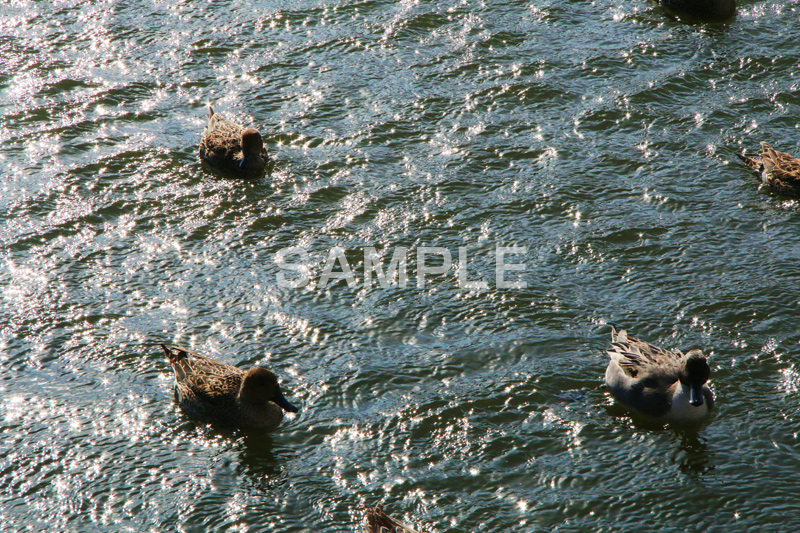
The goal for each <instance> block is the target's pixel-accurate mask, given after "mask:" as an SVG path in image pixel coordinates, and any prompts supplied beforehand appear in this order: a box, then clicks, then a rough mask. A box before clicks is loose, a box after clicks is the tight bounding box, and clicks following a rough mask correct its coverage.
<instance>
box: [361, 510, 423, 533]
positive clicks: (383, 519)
mask: <svg viewBox="0 0 800 533" xmlns="http://www.w3.org/2000/svg"><path fill="white" fill-rule="evenodd" d="M364 533H417V531H416V530H414V529H411V528H410V527H408V526H407V525H405V524H403V523H402V522H399V521H397V520H395V519H394V518H392V517H391V516H389V515H387V514H386V513H385V512H384V511H383V507H381V506H380V505H377V506H376V507H375V508H373V509H368V510H367V527H366V528H365V529H364Z"/></svg>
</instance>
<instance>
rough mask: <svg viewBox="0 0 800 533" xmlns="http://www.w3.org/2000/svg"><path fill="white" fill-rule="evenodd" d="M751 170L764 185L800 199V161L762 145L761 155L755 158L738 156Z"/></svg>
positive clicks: (767, 145) (763, 143)
mask: <svg viewBox="0 0 800 533" xmlns="http://www.w3.org/2000/svg"><path fill="white" fill-rule="evenodd" d="M736 155H738V156H739V159H741V160H742V161H744V163H745V164H746V165H747V166H748V167H750V168H751V169H753V170H755V171H756V172H758V174H759V176H761V181H762V183H766V184H767V185H769V186H770V188H771V189H772V190H773V191H775V192H777V193H779V194H782V195H784V196H789V197H791V198H800V159H797V158H795V157H792V156H790V155H789V154H786V153H783V152H779V151H777V150H775V149H773V148H772V147H771V146H770V145H769V144H767V143H765V142H762V143H761V153H760V154H759V155H757V156H755V157H747V156H745V155H742V154H736Z"/></svg>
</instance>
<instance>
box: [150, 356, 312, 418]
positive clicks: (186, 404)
mask: <svg viewBox="0 0 800 533" xmlns="http://www.w3.org/2000/svg"><path fill="white" fill-rule="evenodd" d="M161 347H162V348H163V350H164V353H166V355H167V359H168V360H169V362H170V364H171V365H172V369H173V371H174V372H175V399H176V400H177V402H178V404H179V405H180V406H181V409H183V410H184V411H185V412H186V413H187V414H188V415H189V416H191V417H193V418H197V419H199V420H202V421H206V422H212V423H215V424H219V425H223V426H227V427H241V428H261V429H273V428H275V427H276V426H277V425H278V424H280V422H281V420H282V419H283V411H284V410H286V411H289V412H297V408H296V407H294V406H293V405H292V404H290V403H289V402H288V401H287V400H286V398H284V396H283V393H282V392H281V390H280V386H279V385H278V378H277V377H276V376H275V374H273V373H272V372H270V371H269V370H267V369H266V368H263V367H253V368H251V369H250V370H248V371H247V372H245V371H244V370H241V369H239V368H236V367H235V366H231V365H227V364H225V363H221V362H219V361H216V360H214V359H211V358H210V357H205V356H203V355H200V354H197V353H194V352H190V351H189V350H187V349H185V348H181V347H179V346H166V345H164V344H162V345H161Z"/></svg>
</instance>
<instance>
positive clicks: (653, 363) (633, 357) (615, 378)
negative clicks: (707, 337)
mask: <svg viewBox="0 0 800 533" xmlns="http://www.w3.org/2000/svg"><path fill="white" fill-rule="evenodd" d="M608 355H609V357H611V361H610V362H609V364H608V368H607V369H606V385H608V388H609V390H610V391H611V395H612V396H613V397H614V399H616V400H617V401H618V402H619V403H621V404H623V405H625V406H627V407H628V408H629V409H631V410H633V411H636V412H638V413H641V414H643V415H646V416H649V417H652V418H656V419H663V420H685V421H689V420H699V419H701V418H703V417H705V416H706V415H707V414H708V412H709V411H710V410H711V409H712V408H713V407H714V393H713V392H711V389H710V388H709V387H708V384H707V382H708V378H709V376H710V375H711V369H710V368H709V366H708V361H707V360H706V356H705V355H703V352H701V351H700V350H690V351H688V352H686V354H685V355H684V354H683V353H681V352H680V351H679V350H665V349H663V348H659V347H658V346H654V345H652V344H650V343H648V342H645V341H642V340H639V339H636V338H634V337H629V336H628V333H627V332H626V331H625V330H624V329H621V330H619V331H617V330H616V329H615V328H613V327H612V328H611V349H610V350H608Z"/></svg>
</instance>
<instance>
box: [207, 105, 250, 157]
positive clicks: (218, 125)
mask: <svg viewBox="0 0 800 533" xmlns="http://www.w3.org/2000/svg"><path fill="white" fill-rule="evenodd" d="M243 131H244V127H242V126H240V125H239V124H236V123H235V122H233V121H230V120H228V119H226V118H224V117H223V116H222V115H220V114H218V113H214V110H213V109H211V108H210V107H209V113H208V126H206V128H205V129H204V130H203V137H202V139H200V157H201V158H202V159H205V160H206V161H208V162H210V163H219V161H221V160H233V159H234V158H235V157H236V156H237V154H241V151H242V132H243Z"/></svg>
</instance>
